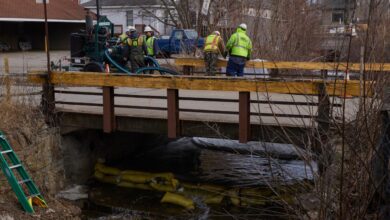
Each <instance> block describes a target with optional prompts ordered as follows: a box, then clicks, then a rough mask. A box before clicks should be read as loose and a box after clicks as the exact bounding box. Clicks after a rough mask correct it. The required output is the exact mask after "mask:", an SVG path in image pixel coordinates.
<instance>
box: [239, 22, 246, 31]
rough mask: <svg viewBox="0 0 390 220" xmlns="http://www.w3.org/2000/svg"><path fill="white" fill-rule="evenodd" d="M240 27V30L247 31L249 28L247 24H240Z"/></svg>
mask: <svg viewBox="0 0 390 220" xmlns="http://www.w3.org/2000/svg"><path fill="white" fill-rule="evenodd" d="M238 27H240V28H242V29H244V30H246V28H247V26H246V24H244V23H242V24H240V26H238Z"/></svg>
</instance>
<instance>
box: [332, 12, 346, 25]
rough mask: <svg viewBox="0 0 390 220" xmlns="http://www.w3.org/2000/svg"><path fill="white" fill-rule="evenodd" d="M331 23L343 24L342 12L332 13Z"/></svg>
mask: <svg viewBox="0 0 390 220" xmlns="http://www.w3.org/2000/svg"><path fill="white" fill-rule="evenodd" d="M332 22H333V23H343V22H344V13H343V12H333V13H332Z"/></svg>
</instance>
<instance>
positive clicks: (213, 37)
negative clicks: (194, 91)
mask: <svg viewBox="0 0 390 220" xmlns="http://www.w3.org/2000/svg"><path fill="white" fill-rule="evenodd" d="M203 51H204V61H205V63H206V75H207V76H215V73H216V71H217V61H218V56H219V54H221V55H223V56H224V55H225V44H224V42H223V39H222V38H221V34H220V33H219V31H214V32H213V33H212V34H210V35H209V36H207V38H206V41H205V44H204V49H203Z"/></svg>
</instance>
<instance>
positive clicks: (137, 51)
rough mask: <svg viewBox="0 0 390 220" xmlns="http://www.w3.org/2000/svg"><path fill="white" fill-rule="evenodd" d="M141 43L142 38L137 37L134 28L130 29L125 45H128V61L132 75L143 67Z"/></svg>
mask: <svg viewBox="0 0 390 220" xmlns="http://www.w3.org/2000/svg"><path fill="white" fill-rule="evenodd" d="M143 43H144V40H143V37H141V36H139V34H138V32H137V30H136V29H135V28H132V29H130V36H129V38H128V39H127V44H128V45H129V60H130V65H131V72H133V73H135V72H136V71H137V70H138V69H139V68H142V67H144V66H145V61H144V51H143Z"/></svg>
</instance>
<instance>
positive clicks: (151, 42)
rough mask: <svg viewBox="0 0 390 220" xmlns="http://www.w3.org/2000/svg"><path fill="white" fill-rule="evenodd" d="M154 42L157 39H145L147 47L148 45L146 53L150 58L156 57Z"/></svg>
mask: <svg viewBox="0 0 390 220" xmlns="http://www.w3.org/2000/svg"><path fill="white" fill-rule="evenodd" d="M154 40H155V37H153V36H152V37H149V38H146V37H145V45H146V52H147V55H149V56H154V55H155V54H154V48H153V46H154Z"/></svg>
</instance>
